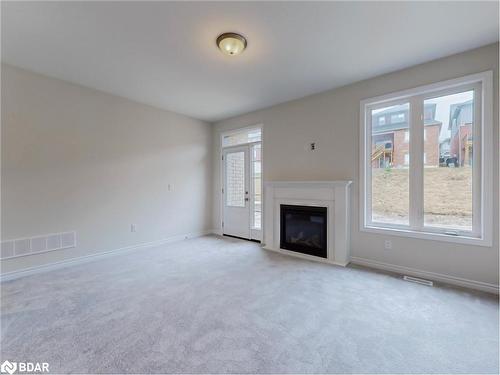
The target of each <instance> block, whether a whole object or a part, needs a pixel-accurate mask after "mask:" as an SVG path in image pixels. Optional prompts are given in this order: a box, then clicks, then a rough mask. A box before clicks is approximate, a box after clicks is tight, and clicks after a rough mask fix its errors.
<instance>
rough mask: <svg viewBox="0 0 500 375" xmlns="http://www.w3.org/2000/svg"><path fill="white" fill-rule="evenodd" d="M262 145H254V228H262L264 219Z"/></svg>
mask: <svg viewBox="0 0 500 375" xmlns="http://www.w3.org/2000/svg"><path fill="white" fill-rule="evenodd" d="M261 152H262V145H261V144H260V143H259V144H256V145H254V146H253V147H252V177H253V195H254V197H253V198H254V199H253V202H254V204H253V228H254V229H260V228H261V225H262V224H261V221H262V172H261V168H262V160H261Z"/></svg>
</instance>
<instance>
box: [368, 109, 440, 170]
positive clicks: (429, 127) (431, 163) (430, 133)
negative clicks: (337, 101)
mask: <svg viewBox="0 0 500 375" xmlns="http://www.w3.org/2000/svg"><path fill="white" fill-rule="evenodd" d="M435 115H436V104H431V103H426V104H425V106H424V137H425V138H424V139H425V142H424V165H425V166H427V167H438V166H439V134H440V132H441V125H442V123H441V122H440V121H437V120H435ZM409 145H410V144H409V128H408V106H407V105H400V106H394V107H391V108H389V109H386V110H383V111H379V112H376V113H373V115H372V167H373V168H389V167H391V168H404V167H408V165H409V160H410V159H409Z"/></svg>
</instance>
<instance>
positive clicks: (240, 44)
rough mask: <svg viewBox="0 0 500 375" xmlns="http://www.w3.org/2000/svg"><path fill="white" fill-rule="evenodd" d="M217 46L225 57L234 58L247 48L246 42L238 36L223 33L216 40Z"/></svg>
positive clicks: (242, 37)
mask: <svg viewBox="0 0 500 375" xmlns="http://www.w3.org/2000/svg"><path fill="white" fill-rule="evenodd" d="M217 46H218V47H219V49H220V50H221V51H222V52H224V53H225V54H226V55H229V56H236V55H239V54H240V53H242V52H243V50H244V49H245V48H246V47H247V40H246V39H245V37H244V36H242V35H240V34H236V33H224V34H221V35H219V37H218V38H217Z"/></svg>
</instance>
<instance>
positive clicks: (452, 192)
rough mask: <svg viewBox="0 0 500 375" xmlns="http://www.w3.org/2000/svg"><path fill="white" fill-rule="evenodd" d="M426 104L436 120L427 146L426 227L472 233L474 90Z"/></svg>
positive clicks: (443, 97)
mask: <svg viewBox="0 0 500 375" xmlns="http://www.w3.org/2000/svg"><path fill="white" fill-rule="evenodd" d="M424 103H425V108H429V109H432V112H433V113H432V118H434V119H436V120H437V121H435V122H436V125H434V126H431V127H429V128H428V129H429V131H428V134H427V140H425V144H424V148H425V150H426V151H427V155H429V156H428V158H427V163H424V167H425V168H424V224H425V225H426V226H436V227H443V228H451V229H460V230H464V231H472V201H473V200H472V185H473V184H472V175H473V168H474V166H473V165H474V163H473V154H474V152H473V150H474V147H473V128H474V91H465V92H461V93H456V94H452V95H445V96H439V97H437V98H433V99H427V100H425V102H424ZM430 116H431V115H430Z"/></svg>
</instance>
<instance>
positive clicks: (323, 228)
mask: <svg viewBox="0 0 500 375" xmlns="http://www.w3.org/2000/svg"><path fill="white" fill-rule="evenodd" d="M280 214H281V219H280V234H281V235H280V247H281V248H282V249H286V250H291V251H296V252H299V253H302V254H308V255H314V256H317V257H321V258H327V256H328V254H327V239H326V237H327V208H326V207H313V206H296V205H286V204H282V205H280Z"/></svg>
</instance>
